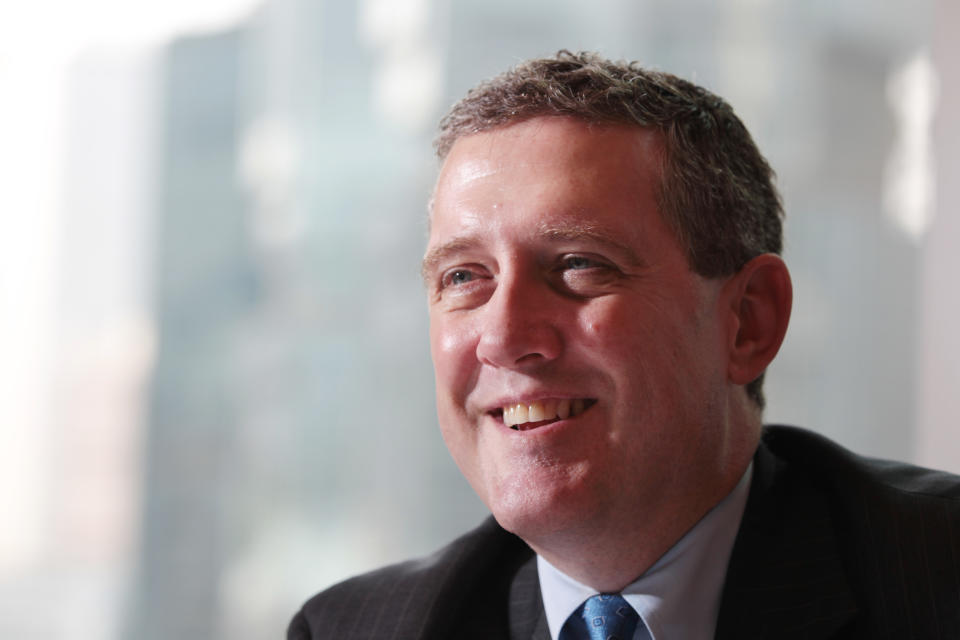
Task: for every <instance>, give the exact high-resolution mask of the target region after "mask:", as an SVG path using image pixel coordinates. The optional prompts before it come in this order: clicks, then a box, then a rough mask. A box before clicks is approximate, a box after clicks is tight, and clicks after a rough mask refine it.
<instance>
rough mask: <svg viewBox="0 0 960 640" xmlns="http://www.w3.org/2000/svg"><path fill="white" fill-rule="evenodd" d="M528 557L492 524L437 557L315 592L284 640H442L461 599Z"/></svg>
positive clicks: (513, 539)
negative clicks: (497, 572) (434, 639)
mask: <svg viewBox="0 0 960 640" xmlns="http://www.w3.org/2000/svg"><path fill="white" fill-rule="evenodd" d="M531 553H532V552H530V551H529V549H528V548H527V547H526V545H524V544H523V542H522V541H520V540H519V539H518V538H516V537H514V536H513V535H512V534H509V533H507V532H506V531H504V530H503V529H501V528H500V527H499V526H498V525H497V524H496V522H495V521H494V520H493V518H488V519H487V520H486V521H485V522H484V523H483V524H482V525H480V526H479V527H477V528H476V529H474V530H472V531H470V532H468V533H467V534H465V535H463V536H461V537H460V538H457V539H456V540H454V541H453V542H451V543H450V544H448V545H447V546H445V547H443V548H442V549H440V550H439V551H437V552H435V553H433V554H431V555H430V556H427V557H425V558H420V559H416V560H409V561H406V562H402V563H399V564H394V565H390V566H387V567H383V568H381V569H378V570H376V571H371V572H369V573H365V574H362V575H359V576H356V577H353V578H350V579H348V580H345V581H343V582H340V583H338V584H335V585H333V586H332V587H330V588H328V589H326V590H324V591H322V592H320V593H318V594H317V595H315V596H313V597H312V598H310V600H308V601H307V602H306V604H304V606H303V608H302V609H301V610H300V611H299V612H298V613H297V614H296V616H294V618H293V620H292V621H291V623H290V626H289V628H288V631H287V634H288V638H289V640H306V639H309V638H328V637H329V638H340V639H355V640H360V639H365V638H371V639H372V638H377V639H386V638H392V639H396V640H400V639H401V638H403V639H406V638H427V637H442V635H438V633H439V632H438V630H440V629H443V628H445V627H446V625H447V624H448V622H449V621H450V620H451V619H452V618H455V617H457V613H456V612H457V611H458V610H459V609H460V607H461V605H462V604H463V601H464V600H465V599H467V598H472V597H474V594H475V593H476V592H477V591H478V590H480V589H482V587H481V585H482V584H484V583H489V582H490V581H491V580H494V579H495V577H494V576H493V575H491V574H492V568H493V567H498V566H499V567H502V566H505V565H511V564H513V565H516V564H517V563H519V562H520V561H522V560H525V559H526V558H528V557H529V555H530V554H531Z"/></svg>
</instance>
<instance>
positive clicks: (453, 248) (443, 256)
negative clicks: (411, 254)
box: [420, 236, 480, 284]
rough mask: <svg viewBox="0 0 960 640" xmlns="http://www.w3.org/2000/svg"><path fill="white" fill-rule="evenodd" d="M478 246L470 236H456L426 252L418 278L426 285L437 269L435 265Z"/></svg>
mask: <svg viewBox="0 0 960 640" xmlns="http://www.w3.org/2000/svg"><path fill="white" fill-rule="evenodd" d="M479 245H480V242H479V240H477V239H476V238H474V237H471V236H458V237H455V238H453V239H451V240H449V241H447V242H444V243H443V244H441V245H440V246H438V247H434V248H433V249H430V250H429V251H427V255H425V256H423V262H422V263H421V264H420V277H421V278H423V282H424V283H425V284H426V283H428V282H429V280H430V275H431V274H432V273H433V271H434V270H435V269H436V268H437V265H438V264H440V263H441V262H444V261H445V260H447V259H448V258H449V257H450V256H452V255H455V254H457V253H462V252H464V251H470V250H471V249H475V248H477V247H478V246H479Z"/></svg>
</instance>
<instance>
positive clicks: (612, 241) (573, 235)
mask: <svg viewBox="0 0 960 640" xmlns="http://www.w3.org/2000/svg"><path fill="white" fill-rule="evenodd" d="M537 231H538V234H539V235H540V236H541V237H544V238H547V239H549V240H551V241H553V242H576V241H578V240H581V241H582V240H584V239H587V240H589V241H591V242H594V243H596V244H598V245H601V246H604V247H607V248H609V249H612V250H614V251H616V252H617V253H619V254H620V255H621V256H622V257H624V258H626V260H627V261H628V262H630V263H631V265H632V266H636V267H640V266H644V265H645V264H646V262H645V261H644V260H643V259H642V258H641V257H640V255H639V254H638V253H637V251H636V250H635V249H634V248H633V247H631V246H629V245H627V244H625V243H623V242H621V241H620V240H618V239H617V237H616V236H615V235H614V234H612V233H610V232H609V231H607V230H606V229H604V228H602V227H599V226H597V225H593V224H588V223H582V222H578V221H575V222H571V223H565V224H562V225H554V224H542V225H540V228H539V229H537Z"/></svg>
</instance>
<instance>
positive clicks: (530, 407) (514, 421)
mask: <svg viewBox="0 0 960 640" xmlns="http://www.w3.org/2000/svg"><path fill="white" fill-rule="evenodd" d="M583 409H584V400H583V399H582V398H577V399H576V400H571V399H570V398H564V399H562V400H559V399H557V400H541V401H539V402H533V403H531V404H523V403H518V404H512V405H510V406H508V407H504V408H503V424H505V425H507V426H508V427H512V426H514V425H518V424H524V423H527V422H539V421H541V420H553V419H554V418H560V419H561V420H563V419H565V418H568V417H570V416H576V415H579V414H581V413H583Z"/></svg>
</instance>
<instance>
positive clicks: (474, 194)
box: [424, 117, 732, 541]
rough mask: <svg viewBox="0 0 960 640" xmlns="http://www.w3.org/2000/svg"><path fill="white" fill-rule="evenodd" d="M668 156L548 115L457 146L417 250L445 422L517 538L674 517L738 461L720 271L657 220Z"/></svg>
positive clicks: (645, 134)
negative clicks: (422, 250) (698, 267)
mask: <svg viewBox="0 0 960 640" xmlns="http://www.w3.org/2000/svg"><path fill="white" fill-rule="evenodd" d="M661 158H662V148H661V143H660V138H659V135H658V134H657V133H655V132H652V131H649V130H645V129H641V128H639V127H628V126H602V127H601V126H592V127H591V126H589V125H587V124H585V123H583V122H580V121H578V120H574V119H570V118H563V117H542V118H534V119H532V120H528V121H524V122H521V123H518V124H513V125H510V126H508V127H503V128H499V129H494V130H491V131H488V132H484V133H479V134H474V135H470V136H467V137H463V138H461V139H459V140H458V141H457V142H456V144H455V145H454V147H453V149H452V150H451V152H450V155H449V156H448V157H447V159H446V162H445V164H444V166H443V169H442V171H441V175H440V177H439V180H438V183H437V188H436V193H435V198H434V205H433V212H432V220H431V232H430V240H429V246H428V248H427V256H426V258H425V261H424V276H425V278H426V284H427V289H428V296H429V306H430V340H431V351H432V354H433V362H434V368H435V373H436V390H437V409H438V414H439V420H440V426H441V429H442V432H443V436H444V440H445V441H446V444H447V446H448V447H449V449H450V451H451V453H452V454H453V457H454V459H455V460H456V462H457V464H458V465H459V466H460V469H461V470H462V471H463V473H464V475H465V476H466V478H467V480H468V481H469V482H470V483H471V485H472V486H473V488H474V489H475V490H476V492H477V493H478V494H479V495H480V497H481V499H482V500H483V501H484V502H485V503H486V505H487V506H488V507H489V508H490V510H491V511H492V512H493V514H494V515H495V516H496V518H497V520H498V521H499V522H500V524H501V525H502V526H504V527H505V528H507V529H508V530H511V531H513V532H515V533H517V534H518V535H520V536H521V537H524V538H525V539H527V540H528V541H530V540H531V539H534V540H535V539H538V537H539V536H543V535H550V534H554V533H558V532H563V531H573V530H574V529H576V528H578V527H585V526H591V524H593V525H596V526H601V525H604V524H606V525H608V524H609V523H610V522H619V521H621V520H623V519H624V518H626V519H627V520H629V519H631V518H646V519H648V520H649V521H650V522H653V523H655V522H667V521H669V519H670V518H671V517H673V516H672V515H671V514H672V513H673V512H674V511H676V508H677V507H676V505H677V503H678V502H680V503H681V504H687V503H689V502H690V501H691V500H693V499H694V498H695V496H696V495H697V494H698V492H703V491H704V490H705V489H704V486H708V487H709V485H710V483H711V482H715V480H716V479H717V478H718V477H721V476H722V475H723V474H724V473H727V471H728V470H729V465H730V464H732V463H731V461H730V460H729V457H730V453H729V452H730V449H731V447H730V446H728V444H729V442H728V440H729V434H728V426H727V424H726V420H725V418H724V416H725V415H726V412H727V403H728V401H729V393H730V388H731V387H730V385H729V384H728V381H727V364H726V345H727V343H728V335H729V334H730V327H729V326H728V325H729V323H728V322H727V320H726V319H727V318H728V317H729V313H728V312H729V309H726V310H725V308H724V307H725V306H726V305H725V301H724V292H723V291H724V287H723V285H724V281H721V280H706V279H704V278H702V277H700V276H698V275H697V274H695V273H693V272H692V271H691V270H690V268H689V267H688V264H687V259H686V256H685V254H684V252H683V251H682V249H681V248H680V246H679V245H678V243H677V241H676V240H675V238H674V237H673V235H672V234H671V232H670V231H669V230H668V228H667V226H666V225H665V224H664V222H663V220H662V219H661V216H660V214H659V212H658V209H657V204H656V201H655V193H656V189H657V185H658V183H659V170H658V167H659V163H660V159H661ZM511 423H519V424H511ZM684 501H686V502H684Z"/></svg>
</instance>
